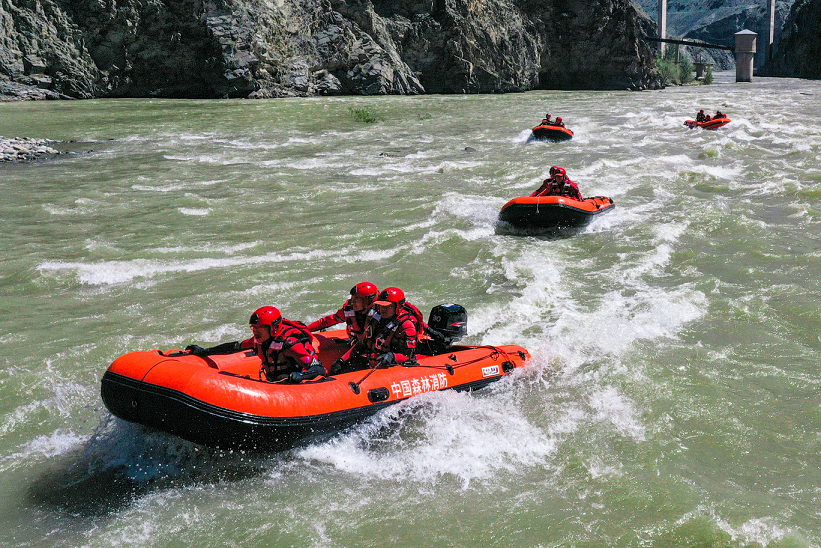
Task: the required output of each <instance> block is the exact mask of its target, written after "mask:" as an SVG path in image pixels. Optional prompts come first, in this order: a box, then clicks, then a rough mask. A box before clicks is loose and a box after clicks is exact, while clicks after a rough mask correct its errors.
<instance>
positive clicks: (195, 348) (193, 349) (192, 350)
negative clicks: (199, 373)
mask: <svg viewBox="0 0 821 548" xmlns="http://www.w3.org/2000/svg"><path fill="white" fill-rule="evenodd" d="M185 351H186V352H188V353H189V354H193V355H195V356H207V355H208V351H207V350H206V349H204V348H203V347H201V346H199V345H196V344H189V345H188V346H186V347H185Z"/></svg>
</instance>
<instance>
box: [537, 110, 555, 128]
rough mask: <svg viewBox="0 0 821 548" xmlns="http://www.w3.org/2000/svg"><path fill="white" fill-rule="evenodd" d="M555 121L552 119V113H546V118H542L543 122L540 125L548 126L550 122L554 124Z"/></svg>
mask: <svg viewBox="0 0 821 548" xmlns="http://www.w3.org/2000/svg"><path fill="white" fill-rule="evenodd" d="M552 123H553V122H552V121H551V120H550V114H549V113H548V114H545V115H544V118H543V119H542V123H541V124H539V125H540V126H546V125H548V124H552Z"/></svg>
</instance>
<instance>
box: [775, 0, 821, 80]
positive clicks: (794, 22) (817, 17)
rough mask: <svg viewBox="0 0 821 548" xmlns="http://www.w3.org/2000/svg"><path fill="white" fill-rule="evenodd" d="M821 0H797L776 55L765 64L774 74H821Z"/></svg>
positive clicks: (805, 76) (817, 76)
mask: <svg viewBox="0 0 821 548" xmlns="http://www.w3.org/2000/svg"><path fill="white" fill-rule="evenodd" d="M819 29H821V0H797V1H796V3H795V4H794V5H793V8H792V10H791V11H790V16H789V17H788V18H787V22H786V24H785V25H784V32H783V34H782V35H781V42H779V44H778V49H777V50H776V53H775V56H774V57H773V59H772V61H771V62H770V63H769V64H768V65H767V66H766V67H765V72H766V73H767V74H768V75H771V76H788V77H795V78H814V79H819V78H821V30H819Z"/></svg>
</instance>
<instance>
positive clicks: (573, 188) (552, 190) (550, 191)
mask: <svg viewBox="0 0 821 548" xmlns="http://www.w3.org/2000/svg"><path fill="white" fill-rule="evenodd" d="M530 196H531V197H536V196H567V197H568V198H573V199H574V200H579V201H582V200H583V198H582V193H581V192H580V191H579V186H578V185H577V184H576V183H574V182H573V181H571V180H570V179H569V178H568V177H567V176H566V175H565V177H564V184H563V185H560V184H559V183H558V182H556V181H555V180H553V179H552V178H551V179H545V180H544V182H543V183H542V186H540V187H539V188H538V189H536V191H535V192H533V194H531V195H530Z"/></svg>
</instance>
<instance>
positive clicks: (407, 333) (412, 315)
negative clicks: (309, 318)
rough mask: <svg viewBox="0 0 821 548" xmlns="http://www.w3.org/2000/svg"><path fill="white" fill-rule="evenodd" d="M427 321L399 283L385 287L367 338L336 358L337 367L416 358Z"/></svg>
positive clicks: (344, 368) (371, 316)
mask: <svg viewBox="0 0 821 548" xmlns="http://www.w3.org/2000/svg"><path fill="white" fill-rule="evenodd" d="M425 327H426V325H425V322H424V319H423V318H422V314H421V313H420V312H419V309H418V308H416V307H415V306H413V305H412V304H410V303H409V302H407V300H406V299H405V293H404V292H403V291H402V290H401V289H399V288H398V287H389V288H387V289H384V290H383V291H382V292H381V293H380V294H379V297H378V298H377V299H376V301H374V303H373V308H372V309H371V312H370V314H369V316H368V321H367V323H366V324H365V338H364V340H363V341H362V342H361V343H358V344H356V345H355V346H354V347H353V348H351V349H350V350H349V351H348V352H346V353H345V355H344V356H342V357H341V358H340V359H338V360H337V361H336V362H334V364H333V366H332V367H331V369H332V370H333V371H337V370H340V371H350V370H354V369H360V368H361V367H363V366H365V367H388V366H390V365H393V364H397V363H408V362H412V361H414V357H415V355H416V344H417V342H418V339H419V333H422V332H423V331H424V329H425Z"/></svg>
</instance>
